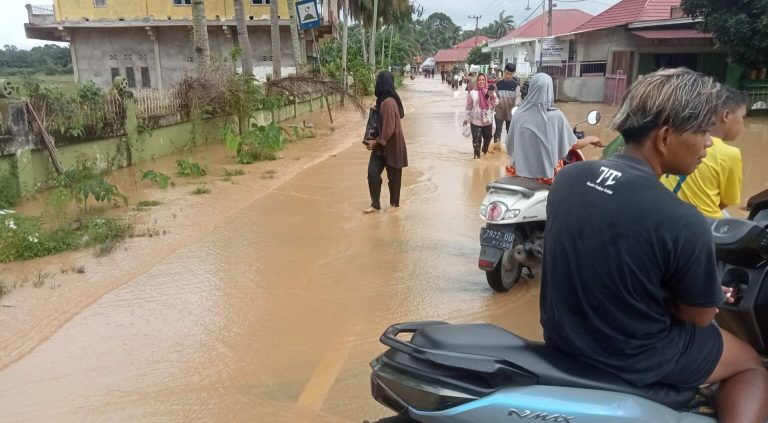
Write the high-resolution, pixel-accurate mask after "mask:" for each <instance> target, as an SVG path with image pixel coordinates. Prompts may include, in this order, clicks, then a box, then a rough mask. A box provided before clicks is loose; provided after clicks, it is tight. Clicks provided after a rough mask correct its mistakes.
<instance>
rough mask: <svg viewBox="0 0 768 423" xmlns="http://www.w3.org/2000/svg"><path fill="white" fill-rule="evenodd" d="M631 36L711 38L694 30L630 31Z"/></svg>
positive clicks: (710, 35) (709, 35) (656, 38)
mask: <svg viewBox="0 0 768 423" xmlns="http://www.w3.org/2000/svg"><path fill="white" fill-rule="evenodd" d="M632 33H633V34H635V35H638V36H640V37H643V38H650V39H655V40H658V39H664V38H712V34H705V33H703V32H699V31H696V30H695V29H638V30H634V31H632Z"/></svg>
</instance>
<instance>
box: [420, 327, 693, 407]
mask: <svg viewBox="0 0 768 423" xmlns="http://www.w3.org/2000/svg"><path fill="white" fill-rule="evenodd" d="M411 343H412V344H414V345H416V346H418V347H422V348H428V349H432V350H440V351H450V352H458V353H464V354H474V355H482V356H488V357H494V358H500V359H504V360H507V361H509V362H511V363H514V364H516V365H518V366H520V367H523V368H525V369H527V370H529V371H531V372H533V373H535V374H536V375H537V376H538V381H537V384H538V385H548V386H561V387H570V388H582V389H596V390H601V391H612V392H620V393H625V394H630V395H636V396H639V397H643V398H646V399H649V400H651V401H654V402H656V403H659V404H663V405H666V406H667V407H670V408H672V409H674V410H682V409H685V408H686V406H687V405H688V404H689V403H690V401H691V400H692V399H693V397H694V396H695V395H696V392H697V391H696V390H695V389H694V390H691V389H681V388H678V387H676V386H672V385H663V384H654V385H648V386H635V385H633V384H631V383H629V382H627V381H625V380H624V379H622V378H621V377H619V376H617V375H615V374H613V373H611V372H609V371H607V370H605V369H602V368H600V367H597V366H595V365H592V364H589V363H586V362H583V361H581V360H577V359H575V358H572V357H570V356H568V355H566V354H563V353H561V352H559V351H557V350H555V349H554V348H549V347H546V346H545V345H544V344H543V343H540V342H533V341H528V340H526V339H523V338H521V337H519V336H517V335H515V334H513V333H511V332H509V331H507V330H505V329H503V328H500V327H498V326H494V325H490V324H462V325H448V324H441V325H433V326H427V327H424V328H421V329H419V330H418V331H417V332H416V333H415V334H414V335H413V337H412V338H411ZM498 388H502V386H499V387H498Z"/></svg>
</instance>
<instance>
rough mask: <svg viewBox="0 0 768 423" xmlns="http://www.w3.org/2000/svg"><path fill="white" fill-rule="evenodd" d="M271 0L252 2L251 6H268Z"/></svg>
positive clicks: (255, 0)
mask: <svg viewBox="0 0 768 423" xmlns="http://www.w3.org/2000/svg"><path fill="white" fill-rule="evenodd" d="M269 2H270V0H251V4H252V5H254V6H264V5H268V4H269Z"/></svg>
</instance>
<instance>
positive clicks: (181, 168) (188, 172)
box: [176, 159, 208, 178]
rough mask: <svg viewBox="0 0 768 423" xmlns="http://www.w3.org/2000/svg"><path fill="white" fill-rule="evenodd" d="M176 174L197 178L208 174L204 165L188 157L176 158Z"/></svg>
mask: <svg viewBox="0 0 768 423" xmlns="http://www.w3.org/2000/svg"><path fill="white" fill-rule="evenodd" d="M176 168H177V171H176V174H177V175H179V176H193V177H195V178H199V177H201V176H205V175H207V174H208V169H207V167H206V166H204V165H201V164H200V163H198V162H193V161H192V160H189V159H181V160H176Z"/></svg>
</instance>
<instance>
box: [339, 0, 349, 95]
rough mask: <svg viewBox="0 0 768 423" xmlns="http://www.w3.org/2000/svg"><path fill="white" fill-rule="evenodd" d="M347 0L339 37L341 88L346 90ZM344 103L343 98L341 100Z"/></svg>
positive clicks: (346, 0) (347, 46)
mask: <svg viewBox="0 0 768 423" xmlns="http://www.w3.org/2000/svg"><path fill="white" fill-rule="evenodd" d="M348 37H349V0H344V34H343V35H342V37H341V86H342V87H344V89H345V90H346V89H347V49H348V48H349V41H348ZM341 99H342V100H341V101H344V97H342V98H341Z"/></svg>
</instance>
